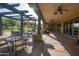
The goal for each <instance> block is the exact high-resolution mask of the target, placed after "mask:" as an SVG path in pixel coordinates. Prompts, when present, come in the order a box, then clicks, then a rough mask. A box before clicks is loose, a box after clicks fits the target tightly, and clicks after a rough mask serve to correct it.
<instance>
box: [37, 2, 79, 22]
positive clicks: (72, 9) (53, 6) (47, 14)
mask: <svg viewBox="0 0 79 59" xmlns="http://www.w3.org/2000/svg"><path fill="white" fill-rule="evenodd" d="M60 4H61V3H38V5H39V8H40V10H41V12H42V15H43V17H44V19H45V21H46V22H47V23H50V22H52V23H57V22H61V21H65V20H68V19H73V18H75V17H79V4H78V3H64V4H63V8H64V9H68V10H69V11H63V14H60V13H58V14H54V13H55V12H56V10H57V8H58V6H59V5H60Z"/></svg>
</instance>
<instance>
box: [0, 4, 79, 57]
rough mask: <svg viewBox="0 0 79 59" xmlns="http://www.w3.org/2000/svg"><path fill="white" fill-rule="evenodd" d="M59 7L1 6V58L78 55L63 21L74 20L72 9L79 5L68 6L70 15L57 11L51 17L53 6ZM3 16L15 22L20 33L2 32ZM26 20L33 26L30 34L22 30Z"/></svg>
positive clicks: (78, 48) (40, 5)
mask: <svg viewBox="0 0 79 59" xmlns="http://www.w3.org/2000/svg"><path fill="white" fill-rule="evenodd" d="M58 5H62V4H37V3H25V4H20V3H13V4H10V3H1V4H0V56H78V55H79V52H78V50H79V46H78V44H77V43H76V42H75V41H74V40H72V38H70V37H68V36H67V35H68V34H70V32H69V31H68V30H69V28H67V29H68V30H64V27H63V26H64V25H62V24H63V23H62V22H63V21H66V19H72V18H73V17H74V18H77V17H78V16H79V11H78V10H77V9H75V8H77V7H78V6H79V5H78V4H70V6H69V8H71V9H72V11H71V12H70V13H69V14H67V13H65V14H64V15H63V12H61V10H60V9H57V12H55V13H54V14H52V6H53V9H55V8H56V7H57V6H58ZM67 5H68V4H67ZM67 5H66V7H67ZM75 6H76V7H75ZM59 8H60V7H59ZM30 10H31V11H30ZM66 11H68V10H66ZM73 11H74V12H73ZM33 13H34V14H33ZM76 13H77V14H76ZM57 14H59V16H58V15H57ZM72 15H73V17H71V16H72ZM65 16H66V17H65ZM4 17H5V18H8V19H11V20H18V21H19V22H20V24H19V25H20V26H19V30H18V31H11V32H5V33H4V32H3V22H2V20H4ZM27 21H31V23H34V24H33V25H32V26H33V27H31V28H32V30H31V32H25V31H24V24H25V23H27ZM76 22H78V21H76ZM76 22H75V23H76ZM69 24H70V23H69ZM60 26H61V27H60ZM68 26H70V25H68ZM47 30H48V31H47ZM64 31H65V32H66V31H68V34H64ZM74 36H75V35H74ZM71 37H72V36H71ZM77 37H78V36H77Z"/></svg>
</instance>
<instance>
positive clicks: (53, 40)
mask: <svg viewBox="0 0 79 59" xmlns="http://www.w3.org/2000/svg"><path fill="white" fill-rule="evenodd" d="M26 45H27V48H26V49H25V51H23V52H20V55H19V56H79V46H78V45H77V44H76V43H75V42H74V41H73V40H72V39H69V38H67V37H65V36H63V35H61V34H58V33H55V32H53V33H50V34H49V35H47V34H42V42H41V43H34V42H33V39H32V38H29V39H28V40H27V43H26Z"/></svg>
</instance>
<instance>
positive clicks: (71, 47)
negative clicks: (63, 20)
mask: <svg viewBox="0 0 79 59" xmlns="http://www.w3.org/2000/svg"><path fill="white" fill-rule="evenodd" d="M52 34H54V35H55V36H56V38H54V37H53V36H50V35H48V36H49V37H51V38H53V39H55V40H57V41H59V42H60V43H61V44H62V45H63V47H64V48H65V50H67V51H68V52H69V54H70V55H71V56H79V46H77V45H76V44H75V43H74V41H73V40H70V39H69V38H67V37H65V36H64V35H61V34H58V33H55V32H52Z"/></svg>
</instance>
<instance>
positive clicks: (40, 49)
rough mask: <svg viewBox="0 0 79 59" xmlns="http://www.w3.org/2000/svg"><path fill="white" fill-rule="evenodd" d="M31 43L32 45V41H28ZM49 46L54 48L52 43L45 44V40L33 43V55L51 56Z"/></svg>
mask: <svg viewBox="0 0 79 59" xmlns="http://www.w3.org/2000/svg"><path fill="white" fill-rule="evenodd" d="M28 44H29V45H31V43H30V42H28ZM47 48H51V49H54V47H53V46H51V45H50V44H45V42H44V41H42V42H40V43H37V42H36V43H35V42H34V43H33V49H32V53H31V56H41V55H43V56H50V54H49V52H48V50H47Z"/></svg>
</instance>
